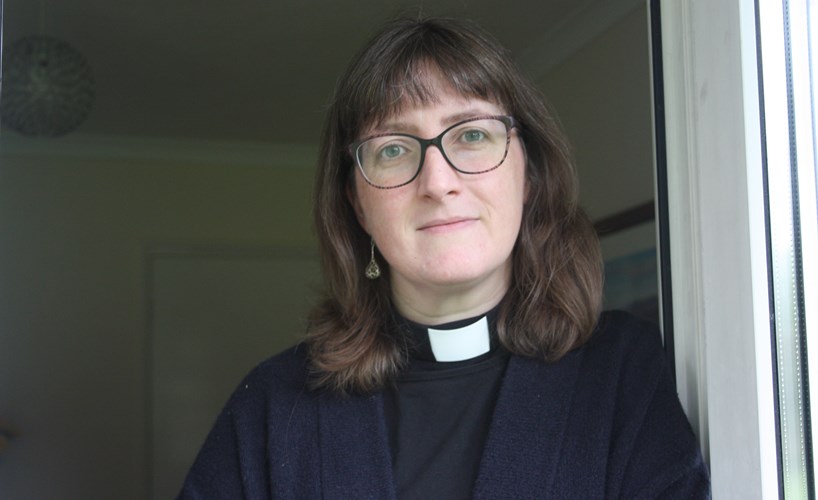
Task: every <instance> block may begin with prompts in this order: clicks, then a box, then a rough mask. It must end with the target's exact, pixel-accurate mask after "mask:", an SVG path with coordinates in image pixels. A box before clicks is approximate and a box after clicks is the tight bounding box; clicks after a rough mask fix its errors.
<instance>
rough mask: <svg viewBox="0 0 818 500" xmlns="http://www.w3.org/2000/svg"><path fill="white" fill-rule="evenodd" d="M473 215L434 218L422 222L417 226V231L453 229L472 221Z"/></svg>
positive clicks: (473, 219)
mask: <svg viewBox="0 0 818 500" xmlns="http://www.w3.org/2000/svg"><path fill="white" fill-rule="evenodd" d="M475 220H477V219H475V218H473V217H451V218H446V219H435V220H431V221H429V222H426V223H424V224H423V225H421V226H420V227H419V228H418V231H440V230H447V229H455V228H457V227H460V226H463V225H466V224H469V223H471V222H474V221H475Z"/></svg>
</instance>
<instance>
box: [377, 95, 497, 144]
mask: <svg viewBox="0 0 818 500" xmlns="http://www.w3.org/2000/svg"><path fill="white" fill-rule="evenodd" d="M499 114H505V111H504V110H503V109H502V108H501V107H500V106H499V105H497V104H495V103H493V102H491V101H487V100H485V99H481V98H479V97H475V96H469V95H464V94H461V93H459V92H457V91H456V90H455V89H454V88H453V87H452V86H450V85H447V86H444V87H439V88H438V89H437V90H436V92H435V94H434V95H433V96H431V98H430V99H427V100H425V101H424V102H420V103H417V102H412V101H410V100H408V99H407V100H405V101H404V102H403V103H401V105H400V106H398V107H397V108H396V109H395V111H393V112H392V113H391V114H388V115H385V116H383V117H382V118H380V119H378V120H377V121H373V122H372V123H370V124H368V125H367V126H365V127H364V129H363V135H371V134H377V133H382V132H390V131H397V132H420V130H421V129H422V128H424V127H438V128H443V127H446V126H448V125H452V124H454V123H457V122H459V121H462V120H468V119H469V118H474V117H477V116H485V115H499Z"/></svg>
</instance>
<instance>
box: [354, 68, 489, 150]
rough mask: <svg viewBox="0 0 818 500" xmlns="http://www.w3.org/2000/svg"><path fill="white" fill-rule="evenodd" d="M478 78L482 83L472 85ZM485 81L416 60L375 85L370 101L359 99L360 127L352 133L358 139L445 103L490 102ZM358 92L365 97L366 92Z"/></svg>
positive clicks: (460, 104)
mask: <svg viewBox="0 0 818 500" xmlns="http://www.w3.org/2000/svg"><path fill="white" fill-rule="evenodd" d="M477 81H479V82H482V83H480V84H479V85H476V86H475V84H476V82H477ZM467 82H468V83H467ZM486 84H487V81H486V80H485V79H484V78H479V75H476V74H475V75H472V74H466V73H463V72H462V71H460V72H458V71H456V70H451V71H449V70H446V69H441V68H439V67H437V66H436V64H435V63H433V62H430V61H418V62H417V63H416V64H414V65H412V66H411V67H407V68H405V71H401V72H396V73H395V74H393V75H391V78H387V81H385V82H382V84H381V85H378V86H377V87H378V90H376V91H375V92H374V93H372V94H369V97H370V98H371V100H369V102H365V101H364V102H360V101H359V104H358V111H359V114H358V118H357V119H356V120H355V121H356V122H357V123H358V124H359V125H361V126H356V127H355V128H356V130H357V133H356V134H355V135H357V136H358V137H359V138H360V137H361V136H363V135H368V133H370V132H372V131H373V130H381V129H382V128H383V127H384V126H386V125H388V124H390V123H395V122H400V121H403V120H405V119H407V118H408V117H409V115H411V114H413V113H416V112H418V111H429V110H434V109H437V108H441V107H444V106H445V107H451V106H455V107H456V106H461V107H463V108H464V109H465V107H467V106H468V105H469V103H471V102H473V101H481V102H482V103H484V104H490V103H493V101H494V96H493V92H492V91H490V90H489V89H488V88H486V86H485V85H486ZM358 95H359V96H365V95H367V93H366V92H363V93H360V94H358ZM498 112H501V110H500V107H499V106H497V107H495V109H494V111H492V113H495V114H496V113H498Z"/></svg>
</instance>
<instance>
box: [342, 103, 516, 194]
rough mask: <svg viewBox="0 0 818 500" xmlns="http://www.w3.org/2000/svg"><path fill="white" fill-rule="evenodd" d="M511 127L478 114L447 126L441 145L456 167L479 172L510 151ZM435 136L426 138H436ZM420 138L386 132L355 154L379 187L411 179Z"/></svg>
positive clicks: (417, 163) (417, 160)
mask: <svg viewBox="0 0 818 500" xmlns="http://www.w3.org/2000/svg"><path fill="white" fill-rule="evenodd" d="M508 138H509V135H508V127H507V125H506V123H505V122H504V121H503V120H499V119H497V118H479V119H476V120H469V121H467V122H463V123H460V124H458V125H456V126H455V127H453V128H451V129H449V130H447V131H446V132H445V133H444V134H443V136H442V137H441V138H440V145H441V146H442V149H443V153H444V154H445V155H446V158H447V159H448V161H449V163H450V164H451V165H452V166H453V167H454V168H456V169H457V170H459V171H461V172H465V173H469V174H479V173H481V172H487V171H489V170H492V169H494V168H497V167H498V166H499V165H500V164H501V163H503V160H504V159H505V157H506V152H507V151H508ZM433 141H436V139H433V140H429V141H424V142H433ZM422 149H423V147H422V145H421V143H420V141H419V140H418V139H416V138H414V137H411V136H407V135H397V134H396V135H384V136H380V137H373V138H371V139H368V140H366V141H364V142H362V143H361V144H360V145H359V146H358V149H357V150H356V151H355V155H356V157H357V160H358V165H359V166H360V168H361V171H362V172H363V174H364V177H366V180H367V181H369V182H370V184H373V185H375V186H378V187H382V188H390V187H397V186H401V185H403V184H406V183H408V182H410V181H411V180H412V179H413V178H414V177H415V175H416V174H417V172H418V169H419V168H420V165H421V163H422V161H423V158H422V157H421V150H422Z"/></svg>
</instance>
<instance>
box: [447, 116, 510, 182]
mask: <svg viewBox="0 0 818 500" xmlns="http://www.w3.org/2000/svg"><path fill="white" fill-rule="evenodd" d="M441 142H442V144H443V150H444V151H445V152H446V156H447V157H448V158H449V161H450V162H451V163H452V165H454V167H455V168H457V169H458V170H460V171H463V172H468V173H473V174H476V173H480V172H485V171H487V170H491V169H493V168H496V167H497V166H498V165H499V164H500V163H502V161H503V159H504V158H505V157H506V150H507V148H508V129H507V128H506V124H505V123H504V122H503V121H501V120H498V119H496V118H485V119H480V120H471V121H468V122H465V123H461V124H460V125H458V126H456V127H454V128H453V129H451V130H449V131H447V132H446V135H444V136H443V140H442V141H441Z"/></svg>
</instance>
